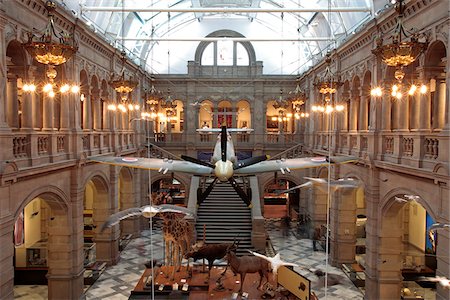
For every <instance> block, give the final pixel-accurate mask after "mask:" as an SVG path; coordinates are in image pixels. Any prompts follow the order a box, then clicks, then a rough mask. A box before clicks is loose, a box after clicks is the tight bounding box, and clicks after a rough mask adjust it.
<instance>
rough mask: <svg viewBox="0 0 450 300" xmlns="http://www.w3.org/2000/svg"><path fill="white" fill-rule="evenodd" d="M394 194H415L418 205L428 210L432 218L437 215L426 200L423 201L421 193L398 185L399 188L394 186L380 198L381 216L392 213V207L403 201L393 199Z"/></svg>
mask: <svg viewBox="0 0 450 300" xmlns="http://www.w3.org/2000/svg"><path fill="white" fill-rule="evenodd" d="M396 195H402V196H403V195H417V196H419V198H418V201H417V203H419V204H420V205H422V206H423V207H424V208H425V209H426V211H427V212H430V215H431V216H432V217H433V218H436V217H437V214H435V213H434V211H433V209H432V207H431V206H430V205H429V204H428V203H427V202H426V201H424V200H423V199H424V198H423V197H422V195H421V194H420V193H418V192H417V191H414V190H412V189H408V188H404V187H399V188H394V189H392V190H390V191H389V192H388V193H387V194H386V195H385V196H384V197H383V199H382V201H381V206H380V208H381V209H380V213H381V217H383V216H391V215H390V214H392V209H395V208H399V209H400V208H401V207H402V206H403V205H404V203H400V202H398V201H395V200H393V199H394V197H395V196H396Z"/></svg>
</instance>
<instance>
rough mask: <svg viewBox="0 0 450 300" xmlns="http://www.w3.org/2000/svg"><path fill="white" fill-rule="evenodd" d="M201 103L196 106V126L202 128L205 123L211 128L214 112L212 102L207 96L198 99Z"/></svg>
mask: <svg viewBox="0 0 450 300" xmlns="http://www.w3.org/2000/svg"><path fill="white" fill-rule="evenodd" d="M198 101H199V103H200V104H201V105H200V106H199V107H198V128H202V127H203V126H205V124H206V125H207V126H208V127H209V128H213V126H214V125H213V120H214V118H213V112H214V107H215V105H214V103H213V101H211V99H209V98H201V99H200V100H198Z"/></svg>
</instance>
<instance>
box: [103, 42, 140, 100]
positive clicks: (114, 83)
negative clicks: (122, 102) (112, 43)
mask: <svg viewBox="0 0 450 300" xmlns="http://www.w3.org/2000/svg"><path fill="white" fill-rule="evenodd" d="M125 55H126V53H125V51H122V52H121V56H122V58H121V60H122V72H121V74H120V76H119V78H118V79H116V80H111V81H110V83H109V85H111V87H112V88H113V89H114V90H115V91H116V92H117V93H119V94H121V95H122V97H125V98H126V97H127V94H129V93H131V92H132V91H133V90H134V89H135V88H136V87H137V85H138V83H137V81H133V80H131V79H130V80H126V79H125V63H126V57H125ZM113 78H114V75H113Z"/></svg>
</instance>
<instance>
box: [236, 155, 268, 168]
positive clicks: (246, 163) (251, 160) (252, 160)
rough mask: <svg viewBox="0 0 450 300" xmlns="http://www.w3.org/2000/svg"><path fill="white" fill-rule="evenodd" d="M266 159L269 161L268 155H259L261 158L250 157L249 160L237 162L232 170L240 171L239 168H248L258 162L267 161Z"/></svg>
mask: <svg viewBox="0 0 450 300" xmlns="http://www.w3.org/2000/svg"><path fill="white" fill-rule="evenodd" d="M268 159H269V156H268V155H261V156H254V157H250V158H247V159H243V160H241V161H238V163H237V164H236V165H235V166H234V168H233V169H234V170H237V169H240V168H244V167H248V166H251V165H254V164H257V163H259V162H262V161H265V160H268Z"/></svg>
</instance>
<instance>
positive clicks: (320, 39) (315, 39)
mask: <svg viewBox="0 0 450 300" xmlns="http://www.w3.org/2000/svg"><path fill="white" fill-rule="evenodd" d="M117 39H118V40H121V41H150V42H214V41H234V42H323V41H332V40H334V39H333V38H332V37H301V38H299V37H293V38H246V37H193V38H176V37H174V38H171V37H169V38H165V37H117Z"/></svg>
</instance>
